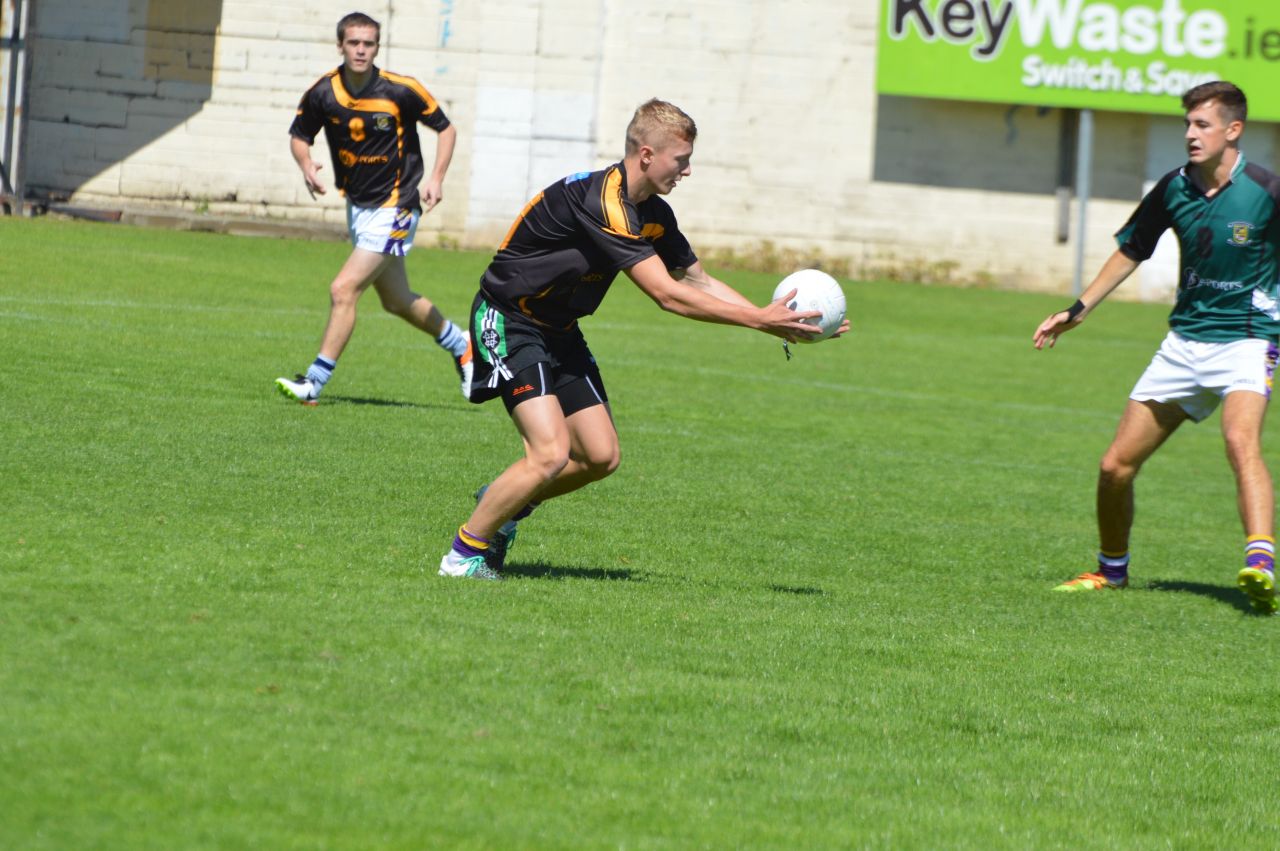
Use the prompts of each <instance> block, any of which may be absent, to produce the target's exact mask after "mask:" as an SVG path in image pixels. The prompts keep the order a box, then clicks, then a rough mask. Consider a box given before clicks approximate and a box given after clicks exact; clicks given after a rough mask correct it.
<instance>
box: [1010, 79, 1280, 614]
mask: <svg viewBox="0 0 1280 851" xmlns="http://www.w3.org/2000/svg"><path fill="white" fill-rule="evenodd" d="M1182 106H1183V109H1184V110H1185V111H1186V127H1187V131H1186V144H1187V154H1188V162H1187V164H1186V165H1185V166H1183V167H1181V168H1179V169H1177V170H1176V171H1172V172H1170V173H1169V174H1167V175H1165V176H1164V177H1163V178H1162V179H1161V180H1160V181H1159V183H1157V184H1156V185H1155V187H1154V188H1153V189H1152V190H1151V192H1149V193H1148V194H1147V196H1146V197H1145V198H1143V200H1142V203H1141V204H1140V205H1139V206H1138V209H1137V210H1136V211H1135V212H1134V214H1133V216H1132V217H1131V218H1130V219H1129V221H1128V223H1127V224H1125V226H1124V227H1123V228H1121V229H1120V231H1119V232H1118V233H1117V234H1116V240H1117V242H1118V243H1119V248H1118V249H1117V250H1116V252H1115V253H1114V254H1112V255H1111V257H1110V259H1108V260H1107V262H1106V263H1105V264H1104V265H1103V267H1102V270H1101V271H1100V272H1099V273H1098V276H1097V277H1096V278H1095V279H1094V280H1093V282H1092V283H1090V284H1089V286H1088V287H1087V288H1086V289H1085V291H1084V293H1083V294H1082V295H1081V296H1080V299H1079V300H1078V301H1077V302H1076V303H1075V304H1074V305H1072V306H1071V307H1070V308H1069V309H1067V310H1062V311H1058V312H1057V313H1054V314H1053V315H1051V316H1049V317H1048V318H1047V319H1045V321H1044V322H1042V323H1041V324H1040V327H1038V328H1037V329H1036V332H1035V337H1034V342H1035V346H1036V348H1037V349H1041V348H1043V347H1044V346H1045V345H1046V344H1048V345H1049V346H1050V347H1052V346H1053V345H1054V343H1055V342H1056V341H1057V338H1058V337H1059V336H1061V335H1062V334H1064V333H1066V332H1067V331H1070V330H1072V329H1074V328H1076V327H1077V326H1078V325H1080V323H1081V322H1083V321H1084V320H1085V319H1086V318H1087V317H1088V316H1089V314H1090V313H1091V312H1092V311H1093V309H1094V308H1095V307H1097V306H1098V304H1099V303H1100V302H1101V301H1102V300H1103V299H1104V298H1106V297H1107V295H1108V294H1110V293H1111V292H1112V291H1113V290H1114V289H1115V288H1116V287H1117V286H1119V285H1120V283H1121V282H1122V281H1124V280H1125V278H1127V277H1128V276H1129V275H1130V274H1131V273H1132V272H1133V271H1134V270H1135V269H1136V268H1137V267H1138V264H1139V263H1141V262H1142V261H1143V260H1146V259H1147V258H1148V257H1150V256H1151V254H1152V252H1153V251H1154V250H1155V246H1156V241H1157V240H1158V239H1159V237H1160V235H1161V234H1162V233H1163V232H1164V231H1165V230H1166V229H1168V228H1172V229H1173V231H1174V233H1175V234H1176V235H1177V237H1178V242H1179V245H1180V249H1181V258H1180V263H1179V267H1180V269H1181V270H1182V271H1181V277H1180V279H1179V282H1178V295H1177V301H1176V303H1175V304H1174V308H1173V311H1172V313H1170V315H1169V334H1168V336H1167V337H1166V338H1165V340H1164V342H1163V343H1162V344H1161V346H1160V350H1159V351H1158V352H1157V353H1156V355H1155V357H1154V359H1153V360H1152V361H1151V365H1150V366H1149V367H1147V370H1146V372H1144V373H1143V374H1142V377H1141V378H1140V379H1139V380H1138V383H1137V385H1136V386H1135V387H1134V389H1133V392H1132V393H1131V394H1130V396H1129V402H1128V405H1127V407H1126V408H1125V412H1124V415H1123V416H1122V417H1121V419H1120V425H1119V428H1118V429H1117V431H1116V436H1115V439H1114V440H1113V441H1112V443H1111V446H1110V448H1108V449H1107V451H1106V453H1105V454H1104V455H1103V457H1102V463H1101V470H1100V473H1099V477H1098V492H1097V512H1098V532H1099V538H1100V547H1099V550H1100V551H1099V553H1098V567H1097V570H1096V571H1089V572H1087V573H1084V574H1081V575H1080V576H1078V577H1076V578H1075V579H1073V580H1071V581H1069V582H1066V583H1063V584H1062V585H1059V586H1058V587H1057V589H1055V590H1060V591H1093V590H1098V589H1106V588H1123V587H1125V586H1126V585H1127V584H1128V582H1129V531H1130V528H1131V527H1132V525H1133V483H1134V479H1135V477H1136V476H1137V475H1138V470H1139V469H1140V468H1141V467H1142V464H1143V462H1145V461H1146V460H1147V459H1148V458H1149V457H1151V455H1152V454H1153V453H1154V452H1155V451H1156V450H1157V449H1158V448H1159V447H1160V445H1161V444H1163V443H1164V441H1165V440H1167V439H1168V438H1169V436H1170V435H1171V434H1173V432H1174V431H1175V430H1176V429H1177V428H1178V426H1180V425H1181V424H1182V423H1183V422H1185V421H1186V420H1192V421H1194V422H1199V421H1200V420H1203V419H1205V418H1206V417H1208V416H1209V415H1210V414H1211V413H1213V411H1214V409H1215V408H1217V407H1218V405H1219V403H1221V405H1222V434H1223V439H1224V441H1225V443H1226V449H1227V457H1228V459H1229V460H1230V462H1231V468H1232V470H1233V471H1234V473H1235V479H1236V489H1237V494H1238V499H1237V502H1238V506H1239V510H1240V518H1241V521H1242V523H1243V525H1244V533H1245V548H1244V549H1245V564H1244V567H1243V568H1242V569H1241V570H1240V572H1239V574H1238V575H1237V584H1238V585H1239V586H1240V588H1241V590H1243V591H1244V593H1245V594H1246V595H1247V596H1248V597H1249V600H1250V602H1251V603H1252V605H1253V607H1254V608H1255V609H1256V610H1258V611H1260V612H1262V613H1264V614H1275V612H1276V609H1277V600H1276V596H1275V580H1274V560H1275V530H1274V524H1275V520H1274V513H1275V495H1274V491H1273V489H1272V484H1271V474H1270V472H1269V471H1268V470H1267V466H1266V464H1265V462H1264V461H1263V458H1262V423H1263V417H1264V415H1265V414H1266V409H1267V402H1268V400H1269V399H1270V396H1271V381H1272V373H1273V371H1274V369H1275V365H1276V357H1277V347H1276V338H1277V335H1278V334H1280V306H1278V305H1277V279H1278V278H1280V178H1277V177H1276V175H1274V174H1272V173H1271V172H1269V171H1267V170H1266V169H1264V168H1262V167H1261V166H1258V165H1256V164H1254V163H1250V162H1248V161H1247V160H1246V159H1245V157H1244V154H1242V153H1241V152H1240V135H1241V134H1242V133H1243V132H1244V124H1245V117H1246V113H1247V104H1246V100H1245V96H1244V92H1242V91H1240V89H1239V88H1237V87H1236V86H1234V85H1232V84H1231V83H1227V82H1223V81H1218V82H1212V83H1205V84H1203V85H1200V86H1196V87H1195V88H1192V89H1190V90H1189V91H1187V92H1186V94H1184V95H1183V98H1182Z"/></svg>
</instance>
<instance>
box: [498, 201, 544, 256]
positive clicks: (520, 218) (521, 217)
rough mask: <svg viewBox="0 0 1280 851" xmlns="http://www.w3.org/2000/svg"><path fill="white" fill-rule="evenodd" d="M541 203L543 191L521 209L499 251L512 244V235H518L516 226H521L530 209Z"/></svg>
mask: <svg viewBox="0 0 1280 851" xmlns="http://www.w3.org/2000/svg"><path fill="white" fill-rule="evenodd" d="M540 203H542V193H541V192H539V193H538V194H537V195H534V196H533V199H532V200H531V201H530V202H529V203H528V204H525V205H524V209H523V210H521V211H520V215H518V216H516V220H515V221H514V222H512V223H511V229H510V230H508V231H507V235H506V236H505V237H503V239H502V244H501V245H499V246H498V250H499V251H501V250H502V249H504V248H506V247H507V246H508V245H510V244H511V237H513V236H515V235H516V228H518V227H520V224H521V222H523V221H524V219H525V216H527V215H529V211H530V210H532V209H533V208H534V207H536V206H538V205H539V204H540Z"/></svg>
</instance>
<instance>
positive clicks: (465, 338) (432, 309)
mask: <svg viewBox="0 0 1280 851" xmlns="http://www.w3.org/2000/svg"><path fill="white" fill-rule="evenodd" d="M390 260H391V262H389V263H387V265H386V266H385V267H384V268H383V270H382V273H381V274H380V275H379V276H378V278H377V280H375V281H374V282H373V285H374V287H375V288H376V289H377V291H378V298H379V299H380V300H381V301H382V308H383V310H385V311H387V313H390V314H393V315H395V316H399V317H400V318H401V319H403V320H404V321H405V322H408V323H409V324H410V325H412V326H413V327H415V328H417V329H418V330H420V331H425V332H426V333H428V334H430V335H431V338H432V339H433V340H435V341H436V345H438V346H439V347H440V348H442V349H444V350H445V351H446V352H448V353H449V355H450V356H451V357H452V358H453V366H454V368H455V369H456V370H457V371H458V378H459V379H460V380H461V381H462V395H463V396H469V395H470V393H471V375H472V369H473V365H472V363H471V337H470V335H469V334H468V333H467V331H466V329H463V328H459V327H458V326H457V325H454V324H453V323H452V322H450V321H449V320H448V319H445V318H444V316H443V314H441V313H440V311H439V310H437V309H436V306H435V305H434V304H432V303H431V300H430V299H428V298H426V297H425V296H421V295H419V294H418V293H415V292H414V291H413V290H411V289H409V276H408V273H407V272H406V271H405V267H404V258H403V257H392V258H390Z"/></svg>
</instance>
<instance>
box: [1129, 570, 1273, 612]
mask: <svg viewBox="0 0 1280 851" xmlns="http://www.w3.org/2000/svg"><path fill="white" fill-rule="evenodd" d="M1147 590H1149V591H1173V592H1182V593H1185V594H1199V595H1200V596H1201V597H1208V598H1210V599H1212V600H1217V601H1218V602H1219V603H1226V604H1227V605H1229V606H1231V607H1232V608H1235V609H1239V610H1240V611H1242V612H1245V613H1247V614H1250V615H1253V614H1257V612H1255V611H1254V610H1253V606H1250V605H1249V601H1248V600H1247V599H1245V596H1244V595H1243V594H1241V593H1240V592H1239V591H1238V590H1237V589H1235V588H1226V587H1223V586H1222V585H1209V584H1207V583H1205V582H1181V581H1177V580H1171V579H1156V580H1153V581H1151V582H1149V583H1147Z"/></svg>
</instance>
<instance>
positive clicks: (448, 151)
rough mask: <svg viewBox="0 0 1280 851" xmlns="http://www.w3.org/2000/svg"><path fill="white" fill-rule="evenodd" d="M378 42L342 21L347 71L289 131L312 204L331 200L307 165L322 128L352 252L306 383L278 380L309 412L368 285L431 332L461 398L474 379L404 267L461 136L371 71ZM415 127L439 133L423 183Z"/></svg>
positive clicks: (410, 84)
mask: <svg viewBox="0 0 1280 851" xmlns="http://www.w3.org/2000/svg"><path fill="white" fill-rule="evenodd" d="M380 34H381V27H380V26H379V24H378V22H377V21H375V20H374V19H373V18H370V17H369V16H368V15H364V14H361V13H359V12H353V13H352V14H350V15H347V16H346V17H344V18H343V19H342V20H341V21H339V22H338V49H339V50H340V51H341V53H342V65H341V66H339V67H338V68H337V69H335V70H333V71H330V72H329V73H327V74H325V75H324V76H323V77H321V78H320V79H319V81H317V82H316V83H315V85H313V86H312V87H311V88H310V89H308V90H307V93H306V94H304V95H303V96H302V101H301V103H299V104H298V114H297V116H296V117H295V118H294V120H293V126H292V127H290V128H289V135H290V140H289V148H290V151H291V152H292V154H293V158H294V160H295V161H296V162H297V163H298V167H299V168H300V169H302V177H303V180H304V181H305V183H306V187H307V191H308V192H309V193H310V194H311V197H312V198H314V197H315V196H316V193H317V192H318V193H320V194H324V191H325V188H324V184H323V183H321V182H320V176H319V171H320V169H321V168H322V167H323V166H321V165H320V164H319V163H317V162H315V160H313V159H312V158H311V145H312V143H314V142H315V138H316V134H317V133H319V132H320V130H321V129H322V128H323V130H324V134H325V140H326V141H327V142H328V145H329V152H330V154H331V155H332V161H333V170H334V182H335V185H336V186H337V188H338V191H339V192H341V193H342V194H343V195H345V196H346V199H347V227H348V230H350V232H351V242H352V245H353V246H354V248H353V250H352V252H351V256H350V257H348V258H347V262H346V263H345V264H344V265H343V267H342V269H341V271H339V272H338V276H337V277H336V278H334V279H333V283H332V284H330V286H329V294H330V298H331V305H330V309H329V324H328V325H327V326H326V328H325V332H324V338H323V340H322V341H321V343H320V354H319V355H317V356H316V359H315V362H314V363H312V364H311V366H310V367H308V369H307V373H306V375H299V376H298V377H297V378H296V379H295V380H292V381H291V380H289V379H287V378H279V379H276V387H277V388H278V389H279V391H280V392H281V393H282V394H284V395H285V396H286V397H288V398H290V399H296V400H298V401H300V402H302V403H303V404H304V405H314V404H316V400H317V398H318V397H319V395H320V391H321V389H322V388H323V387H324V385H325V383H326V382H328V380H329V378H330V376H331V375H332V374H333V370H334V369H335V368H336V367H337V362H338V357H339V356H340V355H341V354H342V350H343V349H344V348H345V347H346V345H347V341H348V340H350V339H351V332H352V330H353V329H354V328H355V322H356V302H357V301H359V299H360V296H361V295H362V294H363V293H364V291H365V290H366V289H368V287H369V285H370V284H372V285H373V287H374V289H376V290H377V291H378V297H379V299H381V301H382V306H383V308H384V309H385V310H386V311H387V312H388V313H393V314H395V315H396V316H399V317H401V318H402V319H404V320H405V321H406V322H408V323H409V324H411V325H413V326H414V327H416V328H419V329H421V330H423V331H425V332H427V333H428V334H430V335H431V336H432V337H434V338H435V340H436V342H437V343H438V344H439V345H440V347H441V348H443V349H445V350H446V351H447V352H449V353H450V354H451V355H452V356H453V360H454V366H455V367H456V368H457V370H458V374H459V376H460V377H461V379H462V386H463V392H464V393H465V392H466V387H467V384H468V381H469V378H470V374H471V349H470V345H469V342H468V340H467V335H466V334H465V333H464V332H463V331H461V330H460V329H459V328H458V327H457V326H456V325H454V324H453V323H452V322H450V321H449V320H448V319H445V318H444V317H443V316H442V315H441V314H440V311H439V310H437V309H436V307H435V305H433V304H432V303H431V302H430V301H429V300H428V299H426V298H424V297H422V296H420V295H418V294H417V293H415V292H413V291H412V290H410V289H409V279H408V276H407V275H406V274H405V267H404V257H405V255H406V254H408V253H409V249H410V248H412V247H413V237H414V233H415V232H416V231H417V228H418V218H419V216H420V215H421V213H422V210H423V208H424V207H425V209H426V210H427V211H430V210H431V209H432V208H433V207H435V205H436V204H438V203H440V200H441V197H442V188H441V187H442V184H443V181H444V176H445V172H446V171H447V170H448V168H449V161H450V160H451V159H452V157H453V146H454V143H455V141H456V138H457V132H456V131H455V130H454V128H453V126H452V125H451V124H450V123H449V119H448V118H446V117H445V114H444V111H443V110H442V109H441V108H440V105H439V104H438V103H437V102H436V100H435V98H433V97H432V96H431V93H430V92H428V91H427V90H426V89H425V88H423V86H422V84H421V83H419V82H418V81H417V80H415V79H413V78H412V77H402V76H400V75H399V74H392V73H391V72H389V71H383V70H382V69H380V68H378V67H377V66H375V65H374V64H373V60H374V58H375V57H376V56H377V55H378V43H379V36H380ZM418 122H422V123H423V124H425V125H427V126H428V127H430V128H431V129H432V130H434V131H436V133H437V134H438V139H437V143H436V153H435V163H434V166H433V167H432V170H431V174H430V175H427V176H426V182H425V184H423V176H424V167H423V159H422V147H421V145H420V144H419V141H418V130H417V124H418ZM419 184H422V189H421V191H419Z"/></svg>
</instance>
